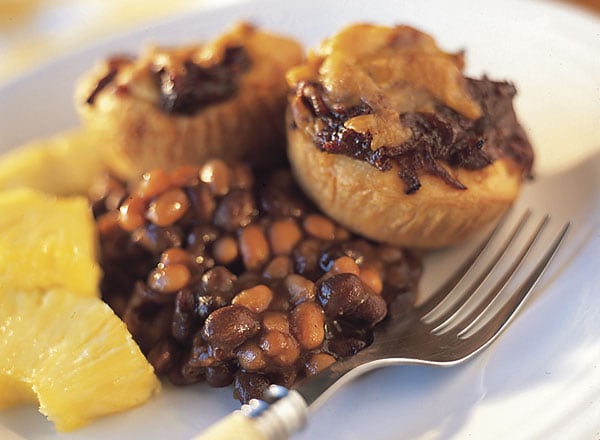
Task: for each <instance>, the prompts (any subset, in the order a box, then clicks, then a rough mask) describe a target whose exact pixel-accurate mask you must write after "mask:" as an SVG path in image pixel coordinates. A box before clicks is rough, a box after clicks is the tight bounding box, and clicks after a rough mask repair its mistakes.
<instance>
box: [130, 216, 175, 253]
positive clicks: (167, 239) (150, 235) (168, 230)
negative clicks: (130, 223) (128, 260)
mask: <svg viewBox="0 0 600 440" xmlns="http://www.w3.org/2000/svg"><path fill="white" fill-rule="evenodd" d="M131 241H132V242H134V243H136V244H139V245H140V246H142V247H143V248H145V249H146V250H147V251H149V252H151V253H152V254H155V255H157V254H158V255H160V253H161V252H163V251H165V250H166V249H168V248H170V247H180V246H181V245H182V244H183V231H182V230H181V229H180V228H179V227H177V226H167V227H164V228H163V227H159V226H157V225H153V224H152V223H150V224H147V225H146V226H145V227H143V228H138V229H136V230H135V231H133V232H132V233H131Z"/></svg>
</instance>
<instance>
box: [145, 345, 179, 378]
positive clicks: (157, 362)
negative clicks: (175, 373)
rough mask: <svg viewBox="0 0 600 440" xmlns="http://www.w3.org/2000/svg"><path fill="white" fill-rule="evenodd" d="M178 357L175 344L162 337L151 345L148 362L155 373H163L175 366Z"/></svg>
mask: <svg viewBox="0 0 600 440" xmlns="http://www.w3.org/2000/svg"><path fill="white" fill-rule="evenodd" d="M178 357H179V350H178V348H177V345H176V344H175V343H173V342H172V341H170V340H168V339H164V340H162V341H160V342H159V343H158V344H156V345H155V346H154V347H152V350H150V353H148V362H150V364H151V365H152V367H153V368H154V371H155V372H156V374H165V373H168V372H169V371H170V370H171V369H172V368H173V367H174V366H175V364H176V363H177V358H178Z"/></svg>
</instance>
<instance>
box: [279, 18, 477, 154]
mask: <svg viewBox="0 0 600 440" xmlns="http://www.w3.org/2000/svg"><path fill="white" fill-rule="evenodd" d="M463 67H464V62H463V56H462V54H461V53H459V54H448V53H445V52H443V51H442V50H441V49H439V48H438V47H437V45H436V44H435V41H434V40H433V38H432V37H430V36H429V35H427V34H424V33H422V32H420V31H418V30H416V29H413V28H411V27H409V26H396V27H384V26H373V25H368V24H357V25H352V26H349V27H347V28H345V29H344V30H342V31H341V32H340V33H339V34H337V35H335V36H333V37H331V38H329V39H327V40H325V41H324V42H323V43H322V44H321V46H320V47H319V48H318V49H317V50H316V51H315V52H312V53H310V54H309V57H308V60H307V62H306V64H304V65H302V66H299V67H297V68H294V69H292V70H291V71H289V72H288V75H287V80H288V84H289V85H290V86H292V87H294V86H295V85H296V84H298V83H299V82H302V81H310V82H319V83H321V84H322V85H323V87H324V89H325V91H326V99H327V101H328V104H329V105H330V106H336V105H341V106H342V107H344V108H351V107H353V106H357V105H360V104H367V105H368V106H369V107H370V108H371V110H372V113H370V114H365V115H360V116H356V117H354V118H351V119H348V120H347V121H346V122H345V126H346V127H347V128H350V129H352V130H354V131H357V132H360V133H367V132H368V133H370V134H371V136H372V139H373V140H372V143H371V148H372V149H373V150H376V149H378V148H380V147H385V146H388V147H390V146H398V145H400V144H402V143H403V142H405V141H407V140H408V139H409V138H410V137H411V134H412V133H411V130H410V128H408V127H405V126H403V125H402V124H401V123H400V114H402V113H409V112H433V111H434V106H435V104H436V103H442V104H444V105H446V106H448V107H450V108H452V109H453V110H455V111H456V112H458V113H460V114H461V115H463V116H465V117H467V118H469V119H473V120H475V119H478V118H479V117H481V115H482V111H481V108H480V107H479V105H478V104H477V102H475V101H474V100H473V99H472V98H471V97H470V96H469V94H468V92H467V90H466V83H465V79H464V77H463V74H462V69H463ZM305 128H308V127H305ZM308 129H309V131H313V130H311V129H310V128H308Z"/></svg>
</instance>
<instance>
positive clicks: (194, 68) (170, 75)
mask: <svg viewBox="0 0 600 440" xmlns="http://www.w3.org/2000/svg"><path fill="white" fill-rule="evenodd" d="M250 64H251V61H250V57H249V55H248V53H247V52H246V50H245V49H244V48H243V47H230V48H227V49H226V50H225V55H224V57H223V60H222V62H220V63H219V64H215V65H214V66H210V67H202V66H199V65H198V64H195V63H194V62H192V61H191V60H188V61H186V62H184V64H183V69H182V70H178V71H172V70H169V69H167V68H166V67H164V66H163V67H161V68H159V69H158V70H157V71H156V72H155V75H156V79H157V82H158V84H159V86H160V91H161V99H160V107H161V108H162V109H163V110H164V111H165V112H167V113H174V114H183V115H191V114H194V113H196V112H197V111H198V110H200V109H201V108H202V107H204V106H206V105H210V104H214V103H216V102H220V101H223V100H225V99H228V98H230V97H232V96H234V95H235V94H236V93H237V91H238V87H239V82H240V77H241V74H242V73H244V72H246V71H248V69H249V68H250Z"/></svg>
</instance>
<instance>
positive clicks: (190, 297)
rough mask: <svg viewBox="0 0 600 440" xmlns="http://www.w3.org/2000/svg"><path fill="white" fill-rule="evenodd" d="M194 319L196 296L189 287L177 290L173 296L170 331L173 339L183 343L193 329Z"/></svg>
mask: <svg viewBox="0 0 600 440" xmlns="http://www.w3.org/2000/svg"><path fill="white" fill-rule="evenodd" d="M195 320H196V298H195V296H194V294H193V293H192V292H191V291H190V290H189V289H183V290H180V291H179V292H177V296H176V297H175V311H174V312H173V322H172V324H171V333H172V335H173V337H174V338H175V340H177V341H179V342H182V343H184V342H185V341H187V340H188V339H189V338H190V337H191V336H192V332H193V331H194V329H195Z"/></svg>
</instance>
